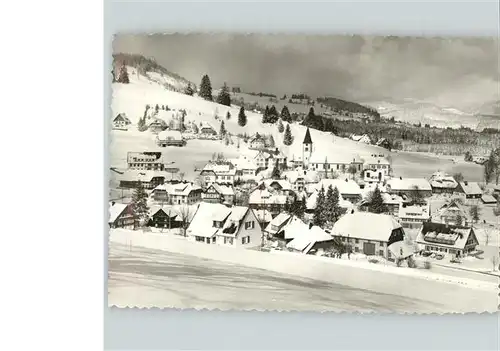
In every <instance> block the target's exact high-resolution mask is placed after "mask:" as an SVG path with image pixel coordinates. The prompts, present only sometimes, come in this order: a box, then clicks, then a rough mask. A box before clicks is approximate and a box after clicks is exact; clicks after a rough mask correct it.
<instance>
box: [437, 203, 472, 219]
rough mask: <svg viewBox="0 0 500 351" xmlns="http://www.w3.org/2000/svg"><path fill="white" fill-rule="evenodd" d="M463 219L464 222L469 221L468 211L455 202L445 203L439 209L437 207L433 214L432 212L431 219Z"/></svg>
mask: <svg viewBox="0 0 500 351" xmlns="http://www.w3.org/2000/svg"><path fill="white" fill-rule="evenodd" d="M457 215H460V217H462V218H465V219H466V220H469V221H470V220H471V217H470V214H469V211H467V209H466V208H465V207H464V206H463V205H461V204H460V203H458V202H456V201H451V202H447V203H445V204H444V205H442V206H441V207H439V208H438V209H437V210H436V211H435V212H434V211H433V214H432V216H433V217H443V216H448V217H449V216H457Z"/></svg>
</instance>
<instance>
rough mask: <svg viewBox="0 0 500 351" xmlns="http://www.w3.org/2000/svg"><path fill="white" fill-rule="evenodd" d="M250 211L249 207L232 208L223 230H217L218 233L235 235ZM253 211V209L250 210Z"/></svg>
mask: <svg viewBox="0 0 500 351" xmlns="http://www.w3.org/2000/svg"><path fill="white" fill-rule="evenodd" d="M248 211H249V209H248V207H243V206H234V207H232V208H231V213H230V214H229V217H228V218H227V219H226V222H225V223H224V227H223V228H222V230H219V231H218V232H217V235H223V236H232V237H235V236H236V234H238V231H239V229H240V225H241V221H242V220H243V218H244V217H245V215H246V213H247V212H248ZM250 211H251V210H250Z"/></svg>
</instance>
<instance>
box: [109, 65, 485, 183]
mask: <svg viewBox="0 0 500 351" xmlns="http://www.w3.org/2000/svg"><path fill="white" fill-rule="evenodd" d="M147 104H149V105H150V106H155V105H156V104H159V105H168V107H169V108H171V109H173V110H178V109H185V110H186V112H187V116H186V118H185V121H186V122H190V121H193V122H196V123H200V122H202V121H203V122H209V123H210V124H212V126H213V127H214V128H215V129H216V130H217V131H218V130H219V128H220V120H221V119H222V120H224V123H225V127H226V130H228V131H229V132H231V133H232V134H235V135H236V134H239V133H241V134H244V133H247V134H248V135H252V134H254V133H256V132H259V133H261V134H272V135H273V138H274V140H275V142H276V145H277V146H278V147H280V148H281V149H282V150H283V152H284V153H285V154H287V155H288V156H289V157H293V155H297V156H298V155H302V140H303V138H304V135H305V130H306V128H305V127H303V126H301V125H298V124H292V125H291V126H290V127H291V131H292V135H293V137H294V143H293V144H292V145H291V146H290V147H287V146H284V145H283V134H281V133H279V132H278V130H277V127H276V126H273V125H266V124H262V123H261V119H262V115H260V114H258V113H254V112H251V111H246V112H245V113H246V116H247V120H248V123H247V125H246V126H245V127H241V126H239V125H238V112H239V108H238V106H234V105H233V106H231V107H228V106H223V105H219V104H216V103H214V102H210V101H206V100H203V99H201V98H198V97H196V96H188V95H185V94H181V93H177V92H173V91H169V90H166V89H164V88H163V87H162V86H160V85H158V84H157V83H155V82H151V81H150V80H148V79H147V78H145V77H142V76H140V77H137V76H136V75H131V77H130V84H119V83H114V84H113V99H112V117H114V116H116V115H117V114H118V113H126V115H127V116H128V117H129V118H130V120H131V121H132V123H134V124H135V123H137V122H138V120H139V118H141V117H142V116H143V114H144V109H145V106H146V105H147ZM289 109H290V111H291V112H293V105H290V106H289ZM228 111H229V112H230V113H231V118H230V119H229V120H226V119H225V116H226V113H227V112H228ZM214 115H218V116H219V117H221V119H219V120H216V119H215V117H214ZM311 136H312V139H313V143H314V148H315V149H316V150H329V151H330V152H331V154H333V155H339V156H341V157H343V158H350V157H352V156H354V155H360V156H363V155H370V154H372V153H377V154H386V155H387V154H390V155H391V157H392V159H393V169H394V173H395V176H403V177H409V176H411V177H424V176H425V177H428V176H430V174H432V173H434V172H435V171H436V170H438V169H440V170H442V171H445V172H449V173H452V174H453V173H455V172H462V173H463V174H464V177H465V178H466V179H467V180H469V181H480V180H481V177H482V172H481V167H480V166H478V165H476V164H464V163H459V164H455V163H454V162H453V161H452V160H450V159H443V158H439V157H436V156H429V155H423V154H414V153H405V152H388V151H387V150H385V149H383V148H380V147H377V146H373V145H366V144H363V143H358V142H355V141H352V140H349V139H344V138H340V137H336V136H333V135H331V134H330V133H325V132H321V131H317V130H311ZM110 139H111V145H110V150H111V166H114V167H118V168H121V167H124V166H125V163H124V161H125V158H126V154H127V152H128V151H143V150H148V151H153V150H158V149H159V148H157V147H156V145H155V144H154V135H153V134H152V133H151V132H149V131H146V132H142V133H141V132H139V131H137V128H136V127H135V125H132V126H131V127H130V128H129V130H128V131H118V130H113V131H112V132H111V138H110ZM160 150H161V151H163V152H164V153H166V154H167V155H168V158H169V159H172V160H173V161H175V162H176V163H177V166H178V167H179V168H180V171H181V172H184V173H186V175H188V174H190V173H191V172H192V171H193V170H194V165H202V164H203V163H204V162H206V161H208V160H209V159H210V158H211V155H212V154H213V153H214V152H223V153H224V155H225V156H226V157H234V156H235V155H237V150H236V144H235V145H230V146H226V145H224V144H223V143H221V142H219V141H211V140H204V141H200V140H189V141H188V144H187V146H186V147H184V148H176V147H168V148H161V149H160Z"/></svg>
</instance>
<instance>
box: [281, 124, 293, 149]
mask: <svg viewBox="0 0 500 351" xmlns="http://www.w3.org/2000/svg"><path fill="white" fill-rule="evenodd" d="M283 144H285V145H286V146H290V145H292V144H293V136H292V131H291V130H290V125H289V124H287V125H286V128H285V135H284V136H283Z"/></svg>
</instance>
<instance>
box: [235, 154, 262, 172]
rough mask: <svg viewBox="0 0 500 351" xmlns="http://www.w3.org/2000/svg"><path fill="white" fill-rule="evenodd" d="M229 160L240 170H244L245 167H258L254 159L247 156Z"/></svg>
mask: <svg viewBox="0 0 500 351" xmlns="http://www.w3.org/2000/svg"><path fill="white" fill-rule="evenodd" d="M229 162H231V163H232V164H233V165H234V167H235V168H236V169H238V170H244V169H250V170H256V169H257V168H258V167H257V165H256V164H255V162H254V161H252V160H250V159H248V158H247V157H245V156H240V157H239V158H233V159H230V160H229Z"/></svg>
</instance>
